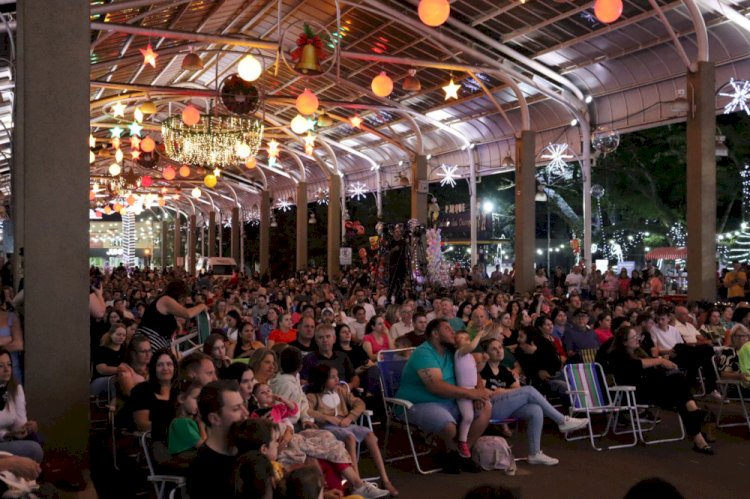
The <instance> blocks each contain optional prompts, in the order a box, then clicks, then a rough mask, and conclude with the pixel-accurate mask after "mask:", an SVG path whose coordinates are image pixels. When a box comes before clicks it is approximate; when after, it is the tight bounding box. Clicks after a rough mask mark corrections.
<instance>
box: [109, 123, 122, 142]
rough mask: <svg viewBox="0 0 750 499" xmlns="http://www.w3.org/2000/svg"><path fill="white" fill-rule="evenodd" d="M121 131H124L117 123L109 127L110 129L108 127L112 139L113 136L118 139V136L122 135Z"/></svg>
mask: <svg viewBox="0 0 750 499" xmlns="http://www.w3.org/2000/svg"><path fill="white" fill-rule="evenodd" d="M123 131H124V130H123V129H122V128H120V126H119V125H115V126H114V127H112V128H110V129H109V135H110V137H112V138H113V139H114V138H117V139H119V138H120V136H121V135H122V132H123Z"/></svg>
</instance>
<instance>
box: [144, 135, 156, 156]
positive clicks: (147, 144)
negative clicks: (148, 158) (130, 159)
mask: <svg viewBox="0 0 750 499" xmlns="http://www.w3.org/2000/svg"><path fill="white" fill-rule="evenodd" d="M155 148H156V142H154V139H152V138H151V137H146V138H145V139H143V140H142V141H141V151H143V152H153V150H154V149H155Z"/></svg>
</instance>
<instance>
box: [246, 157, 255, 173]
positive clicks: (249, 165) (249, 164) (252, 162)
mask: <svg viewBox="0 0 750 499" xmlns="http://www.w3.org/2000/svg"><path fill="white" fill-rule="evenodd" d="M256 166H258V160H257V159H255V156H250V157H249V158H247V161H245V167H246V168H247V169H248V170H252V169H253V168H255V167H256Z"/></svg>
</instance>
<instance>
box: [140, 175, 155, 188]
mask: <svg viewBox="0 0 750 499" xmlns="http://www.w3.org/2000/svg"><path fill="white" fill-rule="evenodd" d="M153 183H154V179H152V178H151V177H150V176H148V175H144V176H142V177H141V185H142V186H143V187H151V185H152V184H153Z"/></svg>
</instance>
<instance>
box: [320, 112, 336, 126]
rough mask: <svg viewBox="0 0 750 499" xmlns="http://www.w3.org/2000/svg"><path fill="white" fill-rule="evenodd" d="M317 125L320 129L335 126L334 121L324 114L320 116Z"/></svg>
mask: <svg viewBox="0 0 750 499" xmlns="http://www.w3.org/2000/svg"><path fill="white" fill-rule="evenodd" d="M317 125H318V128H328V127H329V126H331V125H333V119H332V118H331V117H330V116H329V115H328V113H325V112H324V113H323V114H321V115H320V116H318V119H317Z"/></svg>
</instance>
